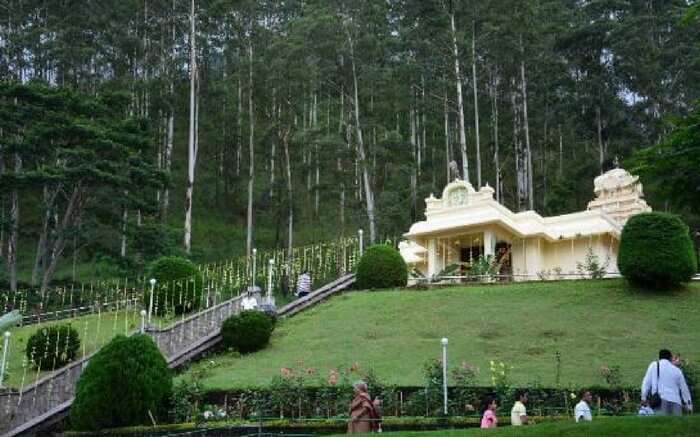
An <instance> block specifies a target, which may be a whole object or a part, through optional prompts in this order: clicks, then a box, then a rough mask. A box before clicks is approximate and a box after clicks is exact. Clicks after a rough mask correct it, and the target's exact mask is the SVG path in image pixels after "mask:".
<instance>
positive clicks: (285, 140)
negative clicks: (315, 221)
mask: <svg viewBox="0 0 700 437" xmlns="http://www.w3.org/2000/svg"><path fill="white" fill-rule="evenodd" d="M282 145H283V146H284V161H285V164H286V167H287V168H286V170H287V178H286V179H287V263H291V261H292V256H293V255H294V251H293V247H294V201H293V200H294V188H293V187H292V163H291V160H290V159H289V131H286V132H285V133H284V135H282Z"/></svg>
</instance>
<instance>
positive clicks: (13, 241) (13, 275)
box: [5, 154, 22, 292]
mask: <svg viewBox="0 0 700 437" xmlns="http://www.w3.org/2000/svg"><path fill="white" fill-rule="evenodd" d="M21 173H22V157H21V156H20V155H19V154H15V174H16V175H20V174H21ZM18 242H19V192H18V191H17V189H16V188H15V189H13V190H12V192H11V193H10V226H9V232H8V236H7V255H6V257H5V263H6V264H7V276H8V280H9V282H10V291H12V292H16V291H17V250H18V246H17V244H18Z"/></svg>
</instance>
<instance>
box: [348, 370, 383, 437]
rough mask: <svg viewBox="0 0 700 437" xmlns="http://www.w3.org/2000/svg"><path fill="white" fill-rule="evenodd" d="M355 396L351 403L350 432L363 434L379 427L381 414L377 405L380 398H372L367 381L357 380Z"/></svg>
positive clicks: (354, 388) (354, 386)
mask: <svg viewBox="0 0 700 437" xmlns="http://www.w3.org/2000/svg"><path fill="white" fill-rule="evenodd" d="M352 388H353V390H354V392H355V398H354V399H353V400H352V402H351V403H350V420H349V421H348V434H361V433H368V432H372V431H376V430H378V429H379V414H378V413H377V407H378V405H379V400H378V399H375V400H374V402H372V399H371V398H370V396H369V393H368V392H367V383H365V382H364V381H357V382H356V383H355V384H353V385H352Z"/></svg>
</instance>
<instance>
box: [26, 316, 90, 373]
mask: <svg viewBox="0 0 700 437" xmlns="http://www.w3.org/2000/svg"><path fill="white" fill-rule="evenodd" d="M79 349H80V337H79V336H78V331H77V330H76V329H75V328H73V327H72V326H71V325H59V326H48V327H43V328H40V329H38V330H37V331H36V332H35V333H34V334H32V336H31V337H29V340H27V347H26V350H25V353H26V356H27V360H28V362H29V363H32V364H33V365H34V367H35V368H38V369H41V370H53V369H58V368H59V367H63V366H65V365H66V364H68V363H69V362H71V361H73V360H74V359H75V357H76V356H77V355H78V350H79Z"/></svg>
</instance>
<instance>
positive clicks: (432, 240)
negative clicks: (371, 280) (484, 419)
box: [399, 168, 651, 280]
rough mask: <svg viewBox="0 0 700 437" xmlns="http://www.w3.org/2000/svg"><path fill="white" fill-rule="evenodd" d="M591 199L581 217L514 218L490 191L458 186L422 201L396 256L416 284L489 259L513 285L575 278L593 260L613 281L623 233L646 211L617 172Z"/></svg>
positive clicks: (633, 184)
mask: <svg viewBox="0 0 700 437" xmlns="http://www.w3.org/2000/svg"><path fill="white" fill-rule="evenodd" d="M594 186H595V199H594V200H592V201H591V202H589V203H588V208H587V210H585V211H580V212H575V213H571V214H564V215H558V216H554V217H542V216H541V215H539V214H538V213H536V212H535V211H524V212H517V213H515V212H512V211H511V210H509V209H508V208H506V207H505V206H503V205H501V204H500V203H498V202H497V201H496V200H495V199H494V196H493V195H494V190H493V189H492V188H491V187H489V186H488V184H487V185H486V186H485V187H481V189H479V190H478V191H476V190H475V189H474V188H473V187H472V185H471V184H469V183H468V182H465V181H461V180H459V179H456V180H455V181H453V182H451V183H449V184H448V185H447V186H446V187H445V189H444V190H443V192H442V196H441V197H440V198H436V197H434V196H433V195H432V194H431V195H430V197H428V198H427V199H426V200H425V203H426V210H425V220H424V221H420V222H417V223H414V224H413V225H412V226H411V228H410V230H409V231H408V232H407V233H406V234H404V238H405V240H406V241H403V242H401V243H400V245H399V250H400V252H401V255H402V256H403V258H404V260H405V261H406V263H407V264H408V265H409V269H410V270H411V271H412V272H413V275H414V277H416V276H418V277H419V276H424V277H427V278H430V279H436V278H437V277H438V276H444V275H442V274H441V273H442V272H443V271H444V270H445V269H446V267H448V266H451V267H452V269H455V268H456V269H457V271H458V273H457V274H458V275H468V274H470V273H469V271H470V269H471V268H472V266H473V265H474V262H475V261H477V260H479V259H480V257H483V258H482V259H487V260H490V261H491V263H492V264H493V265H495V266H496V268H497V270H498V271H497V273H498V274H500V275H503V276H504V277H512V278H513V279H514V280H533V279H546V278H556V279H565V278H577V277H580V274H579V273H580V269H578V268H577V267H578V265H579V264H583V263H585V260H586V257H587V256H589V254H593V255H595V256H596V257H597V259H598V261H599V263H600V265H602V266H604V267H605V271H606V273H607V274H618V273H619V272H618V269H617V250H618V247H619V241H620V233H621V231H622V226H623V225H624V223H625V222H626V221H627V219H628V218H629V217H630V216H632V215H634V214H637V213H640V212H645V211H651V208H650V207H649V206H648V205H647V203H646V202H645V201H644V199H643V196H644V195H643V192H642V184H641V183H640V182H639V178H638V177H637V176H632V175H630V174H629V173H628V172H627V171H625V170H624V169H621V168H615V169H613V170H610V171H608V172H607V173H604V174H602V175H600V176H598V177H597V178H595V181H594Z"/></svg>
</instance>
